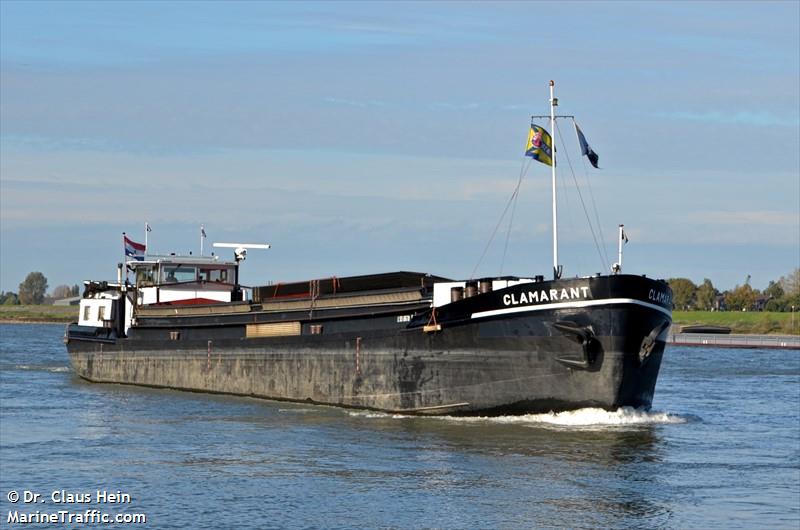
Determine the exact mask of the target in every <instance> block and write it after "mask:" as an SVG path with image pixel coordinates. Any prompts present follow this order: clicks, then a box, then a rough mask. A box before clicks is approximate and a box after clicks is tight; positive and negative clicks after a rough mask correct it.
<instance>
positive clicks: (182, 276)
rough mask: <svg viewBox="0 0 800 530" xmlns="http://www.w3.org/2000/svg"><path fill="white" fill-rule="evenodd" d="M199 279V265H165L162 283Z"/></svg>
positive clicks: (162, 268) (162, 270)
mask: <svg viewBox="0 0 800 530" xmlns="http://www.w3.org/2000/svg"><path fill="white" fill-rule="evenodd" d="M195 281H197V267H187V266H186V265H163V266H162V267H161V283H185V282H195Z"/></svg>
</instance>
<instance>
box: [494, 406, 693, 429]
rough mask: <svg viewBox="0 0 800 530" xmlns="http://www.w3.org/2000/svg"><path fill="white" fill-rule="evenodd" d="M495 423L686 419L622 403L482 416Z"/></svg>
mask: <svg viewBox="0 0 800 530" xmlns="http://www.w3.org/2000/svg"><path fill="white" fill-rule="evenodd" d="M483 419H484V420H488V421H496V422H498V423H519V424H531V425H535V424H546V425H559V426H564V427H603V426H624V425H657V424H669V423H686V421H687V419H686V418H684V417H681V416H678V415H676V414H670V413H668V412H659V411H646V410H640V409H634V408H631V407H623V408H620V409H617V410H613V411H609V410H604V409H599V408H586V409H578V410H570V411H566V412H548V413H546V414H525V415H523V416H499V417H497V418H483Z"/></svg>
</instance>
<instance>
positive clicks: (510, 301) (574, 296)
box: [503, 286, 589, 307]
mask: <svg viewBox="0 0 800 530" xmlns="http://www.w3.org/2000/svg"><path fill="white" fill-rule="evenodd" d="M588 296H589V287H587V286H582V287H570V288H569V289H561V290H558V289H550V290H544V289H540V290H538V291H527V292H526V291H522V292H520V293H519V297H518V296H517V293H507V294H504V295H503V305H505V306H507V307H508V306H517V305H529V304H539V303H542V302H560V301H562V300H582V299H583V300H585V299H586V298H587V297H588Z"/></svg>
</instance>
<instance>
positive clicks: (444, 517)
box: [0, 324, 800, 529]
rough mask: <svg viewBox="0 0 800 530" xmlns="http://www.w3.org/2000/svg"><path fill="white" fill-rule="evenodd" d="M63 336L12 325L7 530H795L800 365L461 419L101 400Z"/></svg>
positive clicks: (707, 353)
mask: <svg viewBox="0 0 800 530" xmlns="http://www.w3.org/2000/svg"><path fill="white" fill-rule="evenodd" d="M62 333H63V327H62V326H60V325H5V324H4V325H0V505H1V507H2V511H0V517H1V518H2V522H0V527H3V528H6V527H10V528H13V527H23V526H24V527H36V528H59V527H64V528H72V527H82V526H83V524H82V523H81V522H80V521H94V520H95V519H90V518H89V516H87V515H86V513H87V512H88V511H91V510H96V511H97V512H98V513H102V514H105V515H107V516H109V517H112V518H113V517H117V516H119V517H123V518H124V517H127V518H128V519H131V518H133V517H134V515H136V514H144V516H145V517H146V521H147V522H146V523H131V524H125V525H123V524H122V523H120V524H96V525H94V526H93V527H96V528H105V527H117V528H123V527H124V528H137V527H141V528H199V529H205V528H208V529H217V528H398V529H404V528H537V527H546V528H601V527H608V528H610V527H613V528H659V527H663V528H710V527H725V528H754V527H759V528H787V529H797V528H798V527H800V352H799V351H797V350H757V349H751V350H725V349H715V348H680V347H670V348H668V350H667V352H666V354H665V358H664V363H663V367H662V372H661V376H660V379H659V382H658V387H657V391H656V398H655V402H654V405H653V410H652V411H651V412H640V411H632V410H623V411H619V412H614V413H609V412H604V411H598V410H588V409H587V410H581V411H576V412H572V413H565V414H559V415H554V414H546V415H529V416H521V417H500V418H493V419H480V418H470V419H454V418H414V417H398V416H391V415H386V414H377V413H366V412H355V411H347V410H340V409H336V408H332V407H318V406H310V405H294V404H287V403H276V402H270V401H264V400H257V399H249V398H237V397H229V396H214V395H205V394H195V393H188V392H177V391H169V390H156V389H147V388H137V387H132V386H121V385H99V384H91V383H87V382H85V381H82V380H81V379H79V378H78V377H76V376H75V375H74V374H73V373H72V372H71V370H70V368H69V361H68V357H67V354H66V352H65V348H64V345H63V344H62V342H61V336H62ZM62 490H63V491H62ZM98 491H99V492H101V493H100V498H99V499H98ZM12 492H13V493H16V494H17V495H19V500H18V501H17V502H15V503H12V502H11V501H10V500H9V497H11V498H14V495H13V494H12ZM26 492H27V493H26ZM102 492H106V493H105V495H106V496H105V497H104V496H103V495H104V494H103V493H102ZM36 493H38V494H39V495H41V497H40V498H38V499H37V501H36V502H27V503H26V502H25V500H26V497H27V498H28V500H30V499H31V498H32V496H33V495H34V494H36ZM109 493H111V494H114V495H118V497H116V498H115V497H110V496H108V494H109ZM127 496H130V500H129V501H128V497H127ZM119 499H121V500H122V501H123V502H114V501H116V500H119ZM59 511H62V512H65V515H63V516H60V515H56V517H64V518H67V517H69V513H72V514H73V515H72V517H73V519H72V523H71V524H70V523H69V522H68V519H63V520H64V521H67V522H64V523H62V522H60V521H59V522H56V523H36V524H23V523H22V520H23V519H19V518H20V517H23V518H24V517H25V516H26V514H27V517H29V518H33V520H36V519H35V518H36V517H40V519H39V520H41V517H43V515H42V514H57V513H58V512H59ZM73 512H74V513H73ZM37 513H39V514H40V515H39V516H37V515H36V514H37ZM75 513H77V514H78V515H75ZM78 516H81V517H84V519H78V518H77V517H78ZM14 517H16V518H17V519H14ZM92 517H95V516H92ZM97 517H99V515H97ZM137 517H138V515H137ZM9 518H11V519H12V520H11V522H10V523H9ZM111 520H113V519H111ZM14 521H17V522H14Z"/></svg>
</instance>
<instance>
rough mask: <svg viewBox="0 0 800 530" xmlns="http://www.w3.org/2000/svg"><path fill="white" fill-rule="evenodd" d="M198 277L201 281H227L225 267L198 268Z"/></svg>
mask: <svg viewBox="0 0 800 530" xmlns="http://www.w3.org/2000/svg"><path fill="white" fill-rule="evenodd" d="M198 278H199V279H200V281H201V282H219V283H227V282H228V269H226V268H217V269H200V274H199V276H198Z"/></svg>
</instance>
